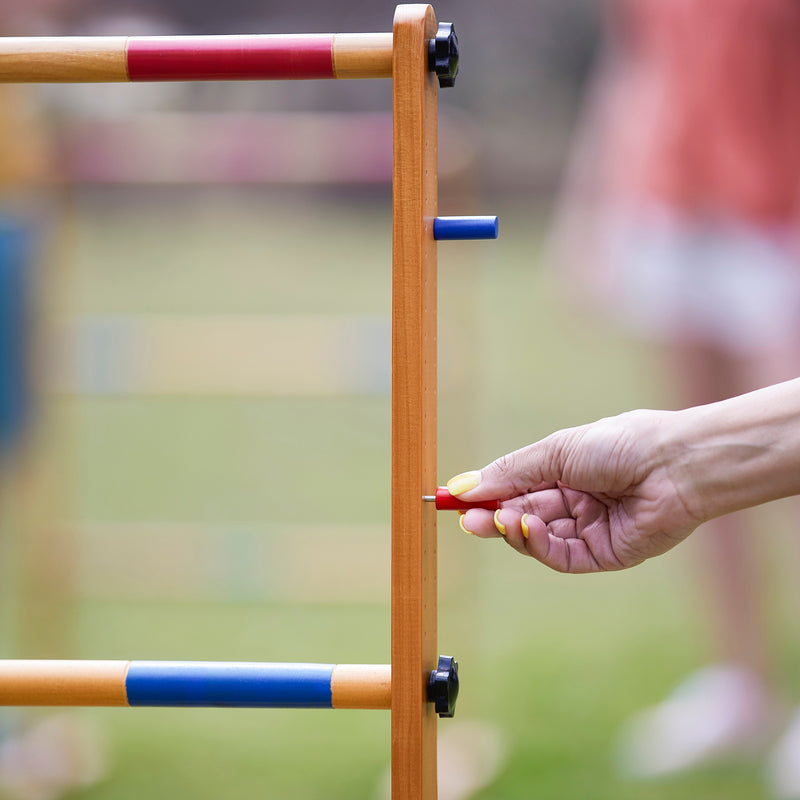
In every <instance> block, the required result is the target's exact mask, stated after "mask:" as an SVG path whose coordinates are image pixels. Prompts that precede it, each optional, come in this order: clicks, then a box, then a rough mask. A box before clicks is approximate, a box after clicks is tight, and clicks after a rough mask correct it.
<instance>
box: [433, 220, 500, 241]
mask: <svg viewBox="0 0 800 800" xmlns="http://www.w3.org/2000/svg"><path fill="white" fill-rule="evenodd" d="M497 234H498V223H497V217H436V219H434V220H433V238H434V239H436V240H437V241H452V240H456V239H496V238H497Z"/></svg>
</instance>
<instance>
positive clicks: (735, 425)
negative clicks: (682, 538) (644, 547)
mask: <svg viewBox="0 0 800 800" xmlns="http://www.w3.org/2000/svg"><path fill="white" fill-rule="evenodd" d="M675 423H676V424H674V425H671V426H669V428H668V429H667V431H666V433H665V435H664V452H665V453H666V454H667V456H666V458H667V459H668V460H670V463H671V470H672V477H673V480H674V482H675V485H676V487H677V489H678V491H679V494H680V495H681V497H682V499H683V501H684V502H685V503H686V505H687V507H688V508H689V510H690V511H691V512H692V513H693V514H694V515H695V516H696V517H697V518H699V519H711V518H713V517H717V516H721V515H722V514H727V513H729V512H731V511H737V510H739V509H742V508H746V507H749V506H755V505H759V504H761V503H765V502H768V501H770V500H777V499H778V498H781V497H788V496H790V495H794V494H800V379H796V380H793V381H788V382H787V383H782V384H777V385H775V386H770V387H767V388H766V389H760V390H758V391H755V392H751V393H749V394H745V395H741V396H739V397H734V398H732V399H730V400H724V401H722V402H719V403H713V404H710V405H706V406H698V407H695V408H689V409H685V410H683V411H678V412H675Z"/></svg>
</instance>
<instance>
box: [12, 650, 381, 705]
mask: <svg viewBox="0 0 800 800" xmlns="http://www.w3.org/2000/svg"><path fill="white" fill-rule="evenodd" d="M391 703H392V669H391V666H390V665H388V664H336V665H334V664H304V663H303V664H291V663H290V664H283V663H264V662H239V661H58V660H52V661H27V660H5V661H0V706H148V707H168V708H188V707H191V708H209V707H215V708H353V709H355V708H360V709H389V708H391Z"/></svg>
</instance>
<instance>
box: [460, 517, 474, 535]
mask: <svg viewBox="0 0 800 800" xmlns="http://www.w3.org/2000/svg"><path fill="white" fill-rule="evenodd" d="M458 525H459V527H460V528H461V530H462V531H464V533H468V534H469V535H470V536H474V535H475V534H474V533H473V532H472V531H469V530H467V529H466V527H465V526H464V515H463V514H462V515H461V516H460V517H459V518H458Z"/></svg>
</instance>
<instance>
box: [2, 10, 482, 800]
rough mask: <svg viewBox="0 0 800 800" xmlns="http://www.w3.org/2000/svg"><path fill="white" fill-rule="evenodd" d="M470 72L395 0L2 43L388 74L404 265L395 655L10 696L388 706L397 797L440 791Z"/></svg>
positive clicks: (6, 698) (27, 63) (124, 64)
mask: <svg viewBox="0 0 800 800" xmlns="http://www.w3.org/2000/svg"><path fill="white" fill-rule="evenodd" d="M457 69H458V48H457V40H456V38H455V33H454V31H453V27H452V25H450V24H447V23H441V24H438V25H437V22H436V19H435V15H434V13H433V9H432V8H431V7H430V6H425V5H407V6H398V8H397V10H396V13H395V19H394V29H393V32H392V33H388V34H334V35H295V36H292V35H287V36H208V37H97V38H92V37H74V38H73V37H68V38H40V39H14V38H6V39H4V40H2V41H0V81H3V82H43V83H50V82H102V83H105V82H117V81H128V80H130V81H171V80H181V81H184V80H272V79H320V78H351V79H352V78H391V79H392V89H393V142H394V144H393V174H392V186H393V223H392V228H393V230H392V239H393V248H392V250H393V269H392V272H393V277H392V359H391V362H392V380H391V394H392V448H391V450H392V457H391V466H392V472H391V483H392V499H391V531H392V537H391V539H392V567H391V573H392V580H391V664H390V665H353V666H351V667H347V666H343V665H338V666H337V665H328V664H295V665H292V664H263V663H260V664H254V663H244V662H243V663H236V662H152V661H120V662H117V661H24V660H6V661H5V662H2V665H1V666H0V703H2V704H4V705H19V706H24V705H112V706H114V705H123V706H124V705H152V706H223V707H258V708H262V707H288V708H296V707H315V708H316V707H344V708H390V709H391V728H392V737H391V739H392V795H393V797H396V798H414V797H421V798H435V797H436V794H437V786H436V781H437V778H436V775H437V771H436V719H437V716H436V715H437V714H438V715H440V716H445V717H448V716H452V715H453V712H454V707H455V699H456V696H457V693H458V675H457V665H456V663H455V661H454V659H452V658H450V657H448V656H439V655H438V653H437V569H436V550H437V547H436V516H435V512H436V509H435V508H434V507H432V506H430V505H428V506H426V504H425V503H424V501H423V497H424V496H425V495H431V494H432V493H433V492H435V491H436V485H437V484H436V436H437V430H436V417H437V415H436V389H437V387H436V383H437V322H436V305H437V299H436V283H437V280H436V240H437V239H476V238H495V237H496V236H497V221H496V218H492V217H488V218H461V217H460V218H438V217H437V195H438V173H437V157H438V147H437V91H438V86H452V85H453V82H454V79H455V75H456V72H457Z"/></svg>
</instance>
